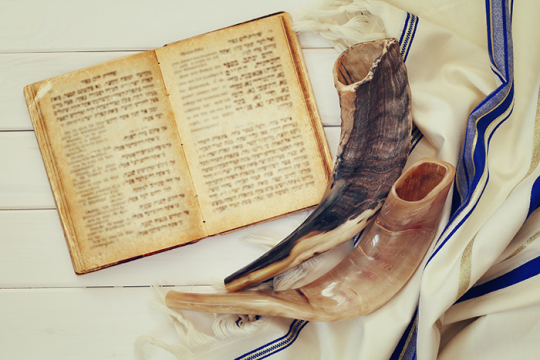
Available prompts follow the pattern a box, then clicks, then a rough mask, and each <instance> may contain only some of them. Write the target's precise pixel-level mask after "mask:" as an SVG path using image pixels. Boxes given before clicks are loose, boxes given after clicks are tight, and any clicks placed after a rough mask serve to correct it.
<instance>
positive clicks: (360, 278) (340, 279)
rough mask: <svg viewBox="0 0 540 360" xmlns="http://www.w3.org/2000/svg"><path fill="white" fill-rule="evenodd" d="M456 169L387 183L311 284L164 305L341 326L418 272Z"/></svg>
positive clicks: (420, 167) (410, 173)
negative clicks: (366, 217)
mask: <svg viewBox="0 0 540 360" xmlns="http://www.w3.org/2000/svg"><path fill="white" fill-rule="evenodd" d="M454 174H455V169H454V167H453V166H452V165H450V164H448V163H446V162H444V161H441V160H437V159H429V158H426V159H423V160H421V161H419V162H417V163H416V164H414V165H413V166H412V167H411V168H410V169H409V170H407V171H406V172H405V173H404V174H403V175H402V176H401V177H400V178H399V179H398V180H397V182H396V183H395V184H394V186H392V188H391V190H390V193H389V195H388V197H387V199H386V201H385V203H384V206H383V207H382V209H381V211H380V213H379V214H378V215H377V218H376V220H375V221H374V222H373V223H372V225H371V227H370V228H369V230H368V231H367V232H366V234H365V235H364V236H363V237H362V238H361V240H360V242H359V243H358V245H357V246H356V247H355V248H354V249H353V250H352V252H351V253H350V254H349V255H347V256H346V257H345V258H344V259H343V260H342V261H341V262H340V263H339V264H338V265H337V266H336V267H334V268H333V269H332V270H331V271H329V272H328V273H326V274H325V275H323V276H322V277H321V278H319V279H317V280H315V281H314V282H312V283H310V284H308V285H305V286H303V287H300V288H298V289H291V290H283V291H240V292H236V293H230V294H190V293H181V292H176V291H170V292H169V293H168V294H167V296H166V304H167V306H168V307H169V308H173V309H184V310H194V311H206V312H215V313H229V314H246V315H270V316H281V317H289V318H296V319H303V320H310V321H338V320H346V319H352V318H355V317H358V316H362V315H365V314H368V313H370V312H372V311H374V310H376V309H378V308H379V307H381V306H382V305H384V304H385V303H386V302H387V301H389V300H390V299H391V298H392V297H393V296H394V295H395V294H396V293H397V292H398V291H399V290H400V289H401V288H402V287H403V286H404V285H405V284H406V283H407V281H408V280H409V278H410V277H411V276H412V275H413V274H414V272H415V270H416V269H417V268H418V266H419V264H420V263H421V261H422V259H423V258H424V256H425V254H426V252H427V250H428V249H429V247H430V244H431V243H432V240H433V238H434V236H435V234H436V231H437V227H438V223H439V218H440V214H441V211H442V208H443V206H444V203H445V201H446V197H447V194H448V190H449V188H450V185H451V184H452V180H453V178H454Z"/></svg>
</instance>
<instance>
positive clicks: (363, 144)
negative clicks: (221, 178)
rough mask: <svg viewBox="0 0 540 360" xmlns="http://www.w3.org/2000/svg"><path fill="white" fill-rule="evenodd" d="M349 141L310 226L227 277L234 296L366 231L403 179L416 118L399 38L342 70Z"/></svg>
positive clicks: (369, 47) (348, 55)
mask: <svg viewBox="0 0 540 360" xmlns="http://www.w3.org/2000/svg"><path fill="white" fill-rule="evenodd" d="M334 83H335V86H336V88H337V91H338V95H339V97H340V105H341V119H342V123H341V141H340V144H339V148H338V153H337V159H336V164H335V168H334V176H333V179H332V180H331V181H330V182H329V186H328V189H327V190H326V193H325V195H324V197H323V199H322V201H321V203H320V204H319V206H318V207H317V208H316V209H315V210H314V211H313V213H312V214H311V215H310V217H309V218H308V219H306V221H305V222H304V223H303V224H302V225H300V227H299V228H298V229H296V230H295V231H294V232H293V233H292V234H291V235H289V236H288V237H287V238H285V239H284V240H283V241H281V242H280V243H279V244H278V245H276V246H275V247H274V248H273V249H272V250H270V251H269V252H267V253H266V254H264V255H263V256H261V257H260V258H258V259H257V260H255V261H254V262H252V263H251V264H249V265H247V266H245V267H244V268H242V269H240V270H238V271H237V272H235V273H234V274H232V275H230V276H228V277H227V278H226V279H225V286H226V288H227V291H229V292H232V291H237V290H241V289H243V288H246V287H249V286H252V285H255V284H258V283H260V282H262V281H264V280H267V279H269V278H271V277H273V276H275V275H277V274H279V273H281V272H283V271H286V270H288V269H290V268H293V267H295V266H296V265H298V264H300V263H302V262H303V261H305V260H307V259H309V258H311V257H313V256H314V255H316V254H318V253H321V252H324V251H327V250H329V249H331V248H333V247H335V246H336V245H338V244H340V243H342V242H345V241H347V240H348V239H350V238H352V237H353V236H355V235H356V234H358V233H359V232H360V231H361V230H362V229H363V228H364V227H365V226H366V225H367V223H368V222H369V220H370V219H371V218H372V217H373V216H374V215H375V214H376V213H377V211H378V210H379V209H380V207H381V205H382V203H383V201H384V199H385V198H386V195H387V194H388V191H389V190H390V187H391V186H392V184H393V183H394V181H396V179H397V178H398V176H399V175H400V174H401V170H402V168H403V166H404V165H405V162H406V159H407V155H408V151H409V147H410V131H411V126H412V117H411V112H410V91H409V85H408V80H407V71H406V69H405V65H404V63H403V59H402V57H401V55H400V52H399V43H398V42H397V40H395V39H385V40H379V41H373V42H368V43H363V44H358V45H355V46H353V47H351V48H349V49H347V50H345V52H343V54H341V55H340V56H339V58H338V59H337V61H336V64H335V65H334Z"/></svg>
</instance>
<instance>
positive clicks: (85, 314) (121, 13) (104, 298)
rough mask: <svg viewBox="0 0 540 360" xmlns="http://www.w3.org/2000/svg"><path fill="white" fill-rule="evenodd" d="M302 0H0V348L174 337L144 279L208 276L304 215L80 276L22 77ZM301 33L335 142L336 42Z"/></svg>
mask: <svg viewBox="0 0 540 360" xmlns="http://www.w3.org/2000/svg"><path fill="white" fill-rule="evenodd" d="M306 2H308V1H305V0H302V1H290V0H272V1H259V0H232V1H220V0H204V1H186V0H177V1H172V0H171V1H151V0H139V1H130V0H121V1H111V0H93V1H70V0H54V1H39V0H19V1H9V0H0V359H78V360H83V359H93V360H94V359H107V358H121V359H132V358H133V343H134V340H135V339H136V338H137V337H138V336H139V335H151V336H154V337H156V338H160V339H164V340H170V342H175V340H176V339H175V337H174V330H173V327H172V325H170V324H169V323H168V322H167V318H166V316H164V315H162V314H161V313H159V312H158V311H157V310H154V309H153V308H151V307H150V306H149V305H148V299H149V298H151V297H152V296H153V294H152V290H151V288H150V286H152V285H158V284H159V285H170V286H172V285H175V286H182V287H195V286H206V287H208V285H209V284H210V283H211V281H212V279H214V278H223V277H224V276H226V275H228V274H230V273H231V272H232V271H234V270H236V269H238V268H239V267H241V266H243V265H244V264H246V263H248V262H250V261H251V260H253V259H254V258H256V257H257V256H258V255H259V254H261V253H262V252H263V250H262V249H260V248H257V247H255V246H253V245H248V244H246V243H244V242H242V238H244V237H245V236H246V235H247V234H251V233H256V234H265V235H270V236H276V237H282V236H285V235H287V234H288V232H290V231H291V230H293V229H294V228H295V227H296V226H297V225H298V224H299V222H300V221H302V220H303V219H304V218H305V214H299V215H295V216H293V217H290V218H286V219H282V220H279V221H276V222H273V223H268V224H264V225H261V226H258V227H253V228H250V229H247V230H243V231H240V232H236V233H233V234H229V235H226V236H217V237H214V238H209V239H206V240H204V241H201V242H199V243H197V244H195V245H190V246H186V247H182V248H178V249H175V250H171V251H168V252H164V253H161V254H157V255H153V256H150V257H147V258H144V259H140V260H136V261H133V262H130V263H127V264H123V265H119V266H115V267H112V268H108V269H104V270H101V271H98V272H95V273H91V274H87V275H83V276H76V275H75V274H74V272H73V269H72V266H71V262H70V258H69V254H68V250H67V247H66V244H65V241H64V236H63V233H62V230H61V227H60V222H59V219H58V215H57V212H56V209H55V205H54V201H53V197H52V193H51V190H50V188H49V183H48V180H47V177H46V174H45V169H44V166H43V162H42V159H41V155H40V152H39V149H38V146H37V142H36V139H35V136H34V132H33V128H32V124H31V121H30V117H29V115H28V111H27V108H26V104H25V102H24V98H23V87H24V86H25V85H27V84H31V83H34V82H36V81H40V80H44V79H47V78H50V77H54V76H57V75H60V74H63V73H67V72H70V71H73V70H77V69H80V68H83V67H86V66H89V65H93V64H97V63H100V62H103V61H106V60H109V59H114V58H117V57H120V56H125V55H129V54H132V53H136V52H140V51H143V50H149V49H154V48H158V47H160V46H162V45H164V44H166V43H170V42H173V41H176V40H180V39H184V38H188V37H191V36H195V35H198V34H201V33H205V32H208V31H211V30H215V29H219V28H222V27H225V26H229V25H232V24H236V23H239V22H243V21H246V20H250V19H253V18H256V17H259V16H262V15H266V14H269V13H273V12H276V11H281V10H283V11H287V12H289V13H290V14H291V15H292V16H293V19H298V18H299V14H300V11H301V9H302V8H303V7H304V5H305V3H306ZM300 40H301V43H302V47H303V49H304V55H305V58H306V62H307V66H308V70H309V74H310V77H311V81H312V85H313V88H314V91H315V95H316V100H317V102H318V106H319V111H320V113H321V117H322V119H323V122H324V125H325V129H326V131H327V136H328V141H329V144H330V147H331V150H332V152H335V149H336V147H337V141H338V138H339V123H340V119H339V105H338V98H337V94H336V92H335V89H334V86H333V83H332V76H331V69H332V66H333V63H334V61H335V59H336V57H337V55H338V54H337V52H336V51H335V50H334V49H333V48H332V47H331V46H330V45H329V43H328V42H327V41H325V40H324V39H322V38H320V37H318V36H315V35H310V34H302V35H301V36H300ZM160 355H163V358H167V359H169V358H172V357H171V356H170V355H169V354H165V353H163V354H160Z"/></svg>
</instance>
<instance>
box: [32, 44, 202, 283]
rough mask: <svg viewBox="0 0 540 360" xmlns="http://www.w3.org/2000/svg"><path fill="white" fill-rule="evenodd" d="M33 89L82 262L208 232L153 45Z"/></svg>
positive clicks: (108, 259) (92, 264)
mask: <svg viewBox="0 0 540 360" xmlns="http://www.w3.org/2000/svg"><path fill="white" fill-rule="evenodd" d="M33 90H34V92H35V94H36V96H35V98H37V100H38V102H39V108H40V111H41V114H42V116H41V118H42V119H43V118H44V119H47V121H46V122H43V123H35V127H36V135H38V133H39V134H40V136H44V137H42V138H41V139H42V141H46V142H47V143H48V146H49V147H50V149H49V151H50V158H49V159H50V160H51V162H53V163H54V164H47V161H45V162H46V166H47V167H48V173H49V176H55V175H52V174H56V177H57V179H51V184H53V183H57V184H58V187H59V188H58V189H55V188H54V186H53V191H55V199H56V201H57V207H58V209H59V212H60V214H61V217H63V223H64V226H68V227H71V228H67V229H65V232H66V236H68V235H69V234H74V235H73V237H74V239H71V241H75V242H76V243H77V244H78V252H79V255H80V257H81V258H82V259H83V260H82V263H83V265H82V266H83V268H85V269H94V268H99V267H101V266H105V265H107V264H110V263H114V262H118V261H121V260H125V259H130V258H132V257H136V256H139V255H143V254H146V253H148V252H153V251H158V250H162V249H166V248H170V247H173V246H175V245H178V244H182V243H186V242H189V241H193V240H196V239H200V238H202V237H204V236H205V235H206V233H205V231H204V229H203V224H202V218H201V216H200V213H199V211H198V204H197V201H196V196H195V193H194V190H193V188H192V182H191V179H190V177H189V170H188V169H187V165H186V162H185V158H184V155H183V150H182V147H181V145H180V141H179V138H178V133H177V130H176V126H175V123H174V119H173V115H172V111H171V109H170V104H169V102H168V99H167V97H166V94H165V92H164V87H163V82H162V78H161V74H160V71H159V67H158V66H157V60H156V58H155V53H154V52H153V51H149V52H145V53H141V54H138V55H134V56H130V57H126V58H123V59H119V60H114V61H110V62H107V63H104V64H101V65H97V66H95V67H92V68H88V69H83V70H81V71H77V72H75V73H71V74H67V75H64V76H60V77H57V78H53V79H51V80H48V81H44V82H41V83H38V84H34V85H33ZM36 125H37V126H36ZM40 128H43V130H44V131H43V134H42V133H41V131H39V129H40ZM38 140H39V138H38ZM40 145H42V144H40ZM42 148H43V146H42ZM44 155H45V154H44ZM44 159H46V156H44ZM54 170H56V172H54ZM53 180H54V181H53ZM66 224H67V225H66ZM68 242H69V240H68ZM83 272H84V271H83Z"/></svg>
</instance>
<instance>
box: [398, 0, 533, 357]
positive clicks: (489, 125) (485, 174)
mask: <svg viewBox="0 0 540 360" xmlns="http://www.w3.org/2000/svg"><path fill="white" fill-rule="evenodd" d="M510 13H511V9H509V8H508V2H507V0H486V20H487V35H488V50H489V57H490V60H491V63H492V70H493V73H494V74H495V76H497V77H498V79H499V80H500V82H501V85H500V86H499V87H498V88H497V89H496V90H495V91H494V92H493V93H491V94H490V95H489V96H487V97H486V98H485V99H484V100H483V101H482V102H481V103H480V104H479V105H478V106H476V108H475V109H474V110H473V111H472V112H471V114H470V115H469V119H468V121H467V128H466V132H465V139H464V144H463V150H462V154H461V157H460V158H459V160H458V165H457V167H456V181H455V184H454V188H455V191H454V198H453V203H452V212H451V217H450V220H449V222H448V224H447V225H446V227H445V229H444V231H443V233H442V236H441V237H440V238H439V240H438V241H437V247H436V249H435V251H434V252H433V254H432V255H431V256H430V258H429V259H428V262H427V264H426V266H427V265H428V264H429V263H430V261H431V260H432V259H433V258H434V257H435V256H436V255H437V253H438V252H439V250H440V249H441V248H442V247H443V246H444V245H445V244H446V243H447V242H448V241H449V240H450V239H451V237H452V236H453V235H454V233H455V232H456V231H457V230H458V229H459V228H460V227H461V225H462V224H463V223H464V222H465V221H466V220H467V219H468V218H469V216H470V215H471V214H472V212H473V211H474V209H475V208H476V206H477V204H478V201H479V200H480V198H481V197H482V195H483V193H484V190H485V188H486V186H487V183H488V181H489V169H488V168H487V162H486V159H487V153H488V149H489V143H490V141H491V138H492V137H493V134H494V133H495V131H496V130H497V129H498V128H499V127H500V125H501V124H502V123H504V122H505V121H506V120H507V119H508V118H509V117H510V115H511V113H512V108H513V104H514V77H513V56H512V37H511V24H510V21H511V17H510ZM539 186H540V185H539ZM418 317H419V312H418V306H417V309H416V315H415V317H414V318H413V319H412V320H411V322H410V324H409V327H408V328H407V330H406V331H405V332H404V334H403V336H402V337H401V340H400V341H399V343H398V345H397V346H396V348H395V350H394V352H393V354H392V357H391V359H392V360H412V359H416V342H417V339H416V338H417V334H416V326H413V324H417V323H418Z"/></svg>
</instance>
